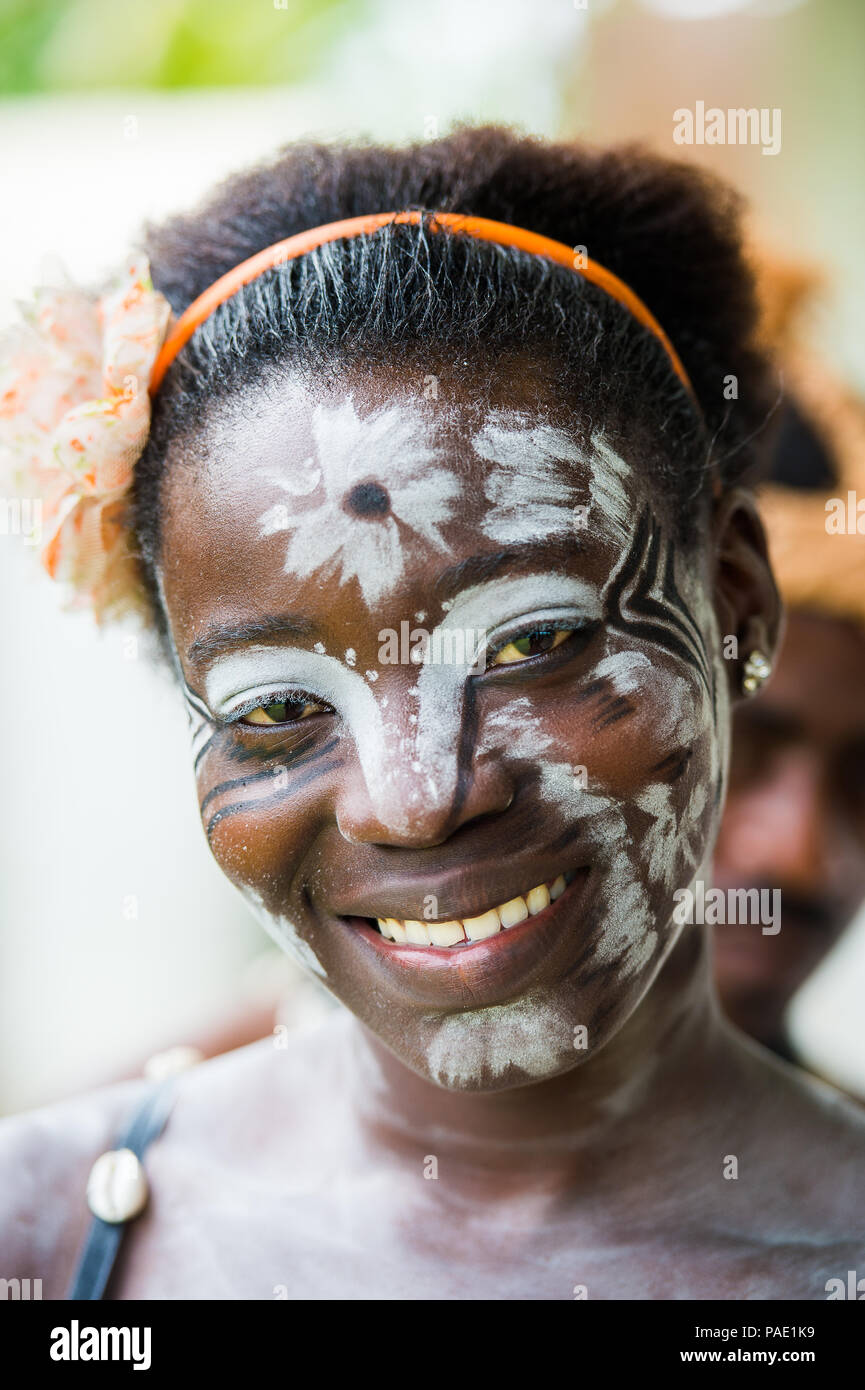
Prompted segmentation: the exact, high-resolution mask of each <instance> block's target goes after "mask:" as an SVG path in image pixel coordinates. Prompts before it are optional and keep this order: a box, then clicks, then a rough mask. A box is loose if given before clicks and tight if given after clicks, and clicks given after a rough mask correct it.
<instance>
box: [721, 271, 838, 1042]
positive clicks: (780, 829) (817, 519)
mask: <svg viewBox="0 0 865 1390" xmlns="http://www.w3.org/2000/svg"><path fill="white" fill-rule="evenodd" d="M760 271H761V274H760V282H761V284H762V297H763V316H764V328H763V336H764V339H765V342H766V345H767V347H769V348H770V349H771V350H773V351H774V352H775V354H776V357H777V361H778V365H779V368H780V371H781V375H782V380H783V391H784V403H783V405H782V415H781V422H780V426H779V428H778V431H777V435H776V437H775V444H774V448H773V452H772V457H771V462H770V465H769V469H768V475H767V476H768V481H767V484H766V486H765V487H764V488H763V489H762V490H761V502H760V505H761V511H762V514H763V517H764V521H765V524H766V527H767V532H768V537H769V545H770V553H771V557H772V562H773V566H774V569H775V573H776V575H777V577H778V582H779V587H780V589H781V592H782V596H783V598H784V600H785V602H786V605H787V623H786V633H785V636H784V638H783V642H782V648H781V653H780V659H779V661H778V662H777V664H776V667H775V671H774V673H773V676H772V680H771V682H770V683H769V685H768V687H767V689H766V690H765V691H764V692H762V693H761V694H760V696H759V698H758V699H756V700H753V701H751V702H749V703H747V704H745V705H740V706H739V708H738V709H737V711H736V714H735V718H734V737H733V744H732V752H731V768H730V789H729V793H728V797H727V805H726V810H725V813H724V818H723V821H722V825H721V831H720V835H719V839H718V844H717V848H716V855H715V876H714V883H715V885H716V886H717V887H719V888H721V889H722V890H725V891H726V890H729V889H732V888H745V889H754V888H757V889H763V888H766V889H769V890H770V891H771V890H774V889H780V892H781V899H780V901H781V929H780V930H779V931H778V932H777V933H773V934H769V933H766V934H764V933H763V932H762V930H761V929H760V928H759V927H755V926H754V925H750V924H747V923H743V922H739V923H734V924H727V925H724V926H718V927H716V929H715V934H714V935H715V972H716V981H717V985H718V991H719V994H720V996H721V1000H722V1003H723V1006H724V1008H725V1010H726V1012H727V1013H728V1014H729V1016H730V1017H731V1018H732V1019H733V1021H734V1022H735V1023H737V1024H738V1025H739V1027H741V1028H742V1029H744V1030H745V1032H747V1033H750V1034H751V1035H752V1036H753V1037H755V1038H756V1039H758V1041H760V1042H761V1043H763V1044H764V1045H765V1046H767V1047H769V1048H771V1049H772V1050H773V1051H774V1052H776V1053H778V1054H779V1055H780V1056H782V1057H784V1058H786V1059H787V1060H788V1061H793V1062H799V1063H800V1064H803V1063H802V1059H801V1058H800V1057H799V1056H798V1054H797V1052H796V1049H795V1047H794V1045H793V1043H792V1042H791V1039H790V1037H789V1036H788V1031H787V1024H786V1013H787V1008H788V1005H789V1003H790V1001H791V999H792V998H793V995H794V994H795V993H796V991H797V990H798V989H799V987H800V986H801V985H802V984H803V983H804V982H805V980H806V979H807V978H808V977H809V976H810V975H811V974H812V973H813V971H814V970H815V969H816V968H817V966H818V965H819V964H820V963H821V961H822V960H823V959H824V957H825V956H826V955H827V954H828V953H829V951H830V950H831V949H832V947H833V946H834V945H835V944H836V942H837V941H838V939H839V937H840V936H841V934H842V933H843V932H844V930H845V929H846V928H847V926H848V925H849V924H850V923H851V921H852V920H853V918H854V917H855V916H856V914H857V911H858V910H859V908H860V907H861V905H862V903H863V900H865V515H863V516H862V517H861V520H859V516H858V513H857V510H856V507H857V501H858V500H860V499H863V498H865V406H863V404H862V402H861V401H860V400H858V399H857V398H856V397H855V396H854V394H853V393H852V392H851V391H850V390H848V389H847V388H846V387H845V386H844V385H843V384H842V383H841V382H840V381H839V380H838V379H836V378H835V377H834V376H833V375H832V373H831V372H830V371H829V369H828V368H827V366H826V365H825V363H824V362H822V361H820V360H818V359H817V358H815V356H814V355H813V353H811V352H810V351H809V350H808V349H807V348H806V347H805V346H804V340H805V337H806V332H805V329H806V319H807V313H808V310H809V309H810V308H812V307H813V305H814V303H815V300H816V298H817V293H816V292H817V290H818V289H819V280H818V277H817V276H816V275H815V274H814V273H813V272H812V271H810V270H808V269H805V268H803V267H801V266H795V265H792V264H791V263H780V262H778V261H777V260H771V261H770V260H768V259H767V260H766V261H765V263H764V264H761V266H760ZM850 494H852V500H851V497H850ZM863 511H865V508H863ZM857 522H858V527H857Z"/></svg>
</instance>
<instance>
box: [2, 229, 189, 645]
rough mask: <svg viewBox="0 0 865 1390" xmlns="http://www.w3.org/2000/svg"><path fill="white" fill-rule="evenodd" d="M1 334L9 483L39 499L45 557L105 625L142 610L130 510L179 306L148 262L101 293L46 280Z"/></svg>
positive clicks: (137, 260)
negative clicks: (155, 386) (152, 385)
mask: <svg viewBox="0 0 865 1390" xmlns="http://www.w3.org/2000/svg"><path fill="white" fill-rule="evenodd" d="M22 314H23V322H22V323H21V324H18V325H16V326H15V327H14V328H12V329H10V330H9V331H8V333H6V334H5V335H4V337H3V338H2V340H0V452H2V456H3V477H4V481H5V479H6V478H9V479H10V481H11V482H12V483H13V485H14V487H15V488H16V490H17V491H18V492H19V493H20V494H24V495H31V496H33V497H34V499H35V500H37V501H38V503H40V504H41V518H40V520H41V530H42V545H41V551H40V558H41V560H42V563H43V565H44V566H45V568H46V569H47V571H48V573H49V574H50V575H51V577H52V578H54V579H57V580H60V581H61V582H63V583H65V584H67V585H69V586H70V588H71V591H72V602H73V603H74V604H75V605H76V606H81V607H90V608H91V610H92V611H93V613H94V614H95V616H96V619H97V621H102V620H103V619H104V618H105V617H107V616H109V615H110V616H112V617H114V616H121V615H122V614H123V613H126V612H130V611H136V612H138V613H139V614H141V615H142V616H144V615H145V614H146V607H145V605H144V603H143V595H142V593H141V588H140V581H139V578H138V570H137V567H136V564H135V560H134V556H133V553H132V550H131V547H130V533H129V528H128V522H127V517H126V512H127V504H128V494H129V490H130V486H131V483H132V475H133V469H134V466H135V464H136V462H137V461H138V459H139V458H140V456H141V453H142V451H143V449H144V446H145V444H146V442H147V436H148V432H149V430H150V395H149V390H148V388H149V382H150V374H151V370H152V367H153V363H154V361H155V359H156V356H157V354H158V352H159V349H160V347H161V345H162V342H163V339H164V337H165V334H166V331H167V328H168V325H169V321H170V318H171V307H170V305H169V303H168V301H167V300H166V299H165V297H164V296H163V295H161V294H159V293H158V291H156V290H154V288H153V283H152V281H151V278H150V267H149V264H148V261H147V259H146V257H144V256H143V255H142V256H133V257H131V258H130V259H129V260H128V261H127V263H126V266H125V269H124V271H123V272H122V274H121V276H120V279H119V283H118V284H116V285H115V286H114V287H113V288H111V289H110V290H109V291H108V292H107V293H105V294H103V295H95V294H88V293H87V292H85V291H83V290H80V289H78V288H76V287H74V286H72V285H66V286H62V287H60V288H47V287H43V288H40V289H38V290H37V291H36V294H35V298H34V301H33V303H32V304H31V305H27V306H23V307H22Z"/></svg>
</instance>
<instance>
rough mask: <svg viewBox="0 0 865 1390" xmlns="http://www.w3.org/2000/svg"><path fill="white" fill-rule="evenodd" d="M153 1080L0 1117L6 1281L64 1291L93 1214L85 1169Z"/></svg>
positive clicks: (52, 1293) (0, 1234)
mask: <svg viewBox="0 0 865 1390" xmlns="http://www.w3.org/2000/svg"><path fill="white" fill-rule="evenodd" d="M152 1084H153V1083H152V1082H149V1081H146V1080H134V1081H123V1082H118V1083H116V1084H114V1085H110V1086H103V1087H99V1088H98V1089H97V1090H94V1091H89V1092H86V1093H85V1094H82V1095H77V1096H73V1097H70V1098H69V1099H65V1100H62V1101H57V1102H55V1103H54V1104H51V1105H46V1106H43V1107H40V1108H38V1109H35V1110H28V1111H25V1112H23V1113H22V1114H20V1115H13V1116H9V1117H7V1118H5V1119H3V1120H0V1246H2V1249H3V1265H4V1268H3V1271H2V1274H3V1277H4V1278H5V1279H6V1280H7V1281H11V1280H14V1279H17V1280H24V1279H30V1280H31V1281H32V1280H41V1285H40V1286H39V1287H40V1289H41V1293H42V1297H43V1298H62V1297H63V1296H64V1294H65V1291H66V1288H67V1287H68V1284H69V1281H70V1279H71V1276H72V1272H73V1268H74V1264H75V1259H76V1255H77V1251H78V1247H79V1246H80V1244H81V1242H82V1241H83V1239H84V1235H85V1233H86V1230H87V1227H88V1225H89V1223H90V1220H91V1212H90V1209H89V1207H88V1206H87V1196H86V1193H87V1180H88V1177H89V1176H90V1170H91V1168H92V1166H93V1163H94V1162H95V1160H96V1159H97V1158H98V1157H99V1155H100V1154H101V1153H104V1152H105V1151H106V1150H107V1149H112V1148H114V1147H115V1146H116V1143H117V1140H118V1137H119V1135H120V1134H121V1132H122V1131H123V1129H124V1127H125V1125H126V1124H127V1123H128V1120H129V1118H130V1116H131V1115H132V1113H134V1111H135V1109H136V1107H137V1106H138V1105H140V1104H141V1103H142V1102H143V1100H144V1099H145V1097H146V1095H147V1093H148V1092H149V1091H150V1090H152ZM31 1287H32V1285H31Z"/></svg>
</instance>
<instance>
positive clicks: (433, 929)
mask: <svg viewBox="0 0 865 1390" xmlns="http://www.w3.org/2000/svg"><path fill="white" fill-rule="evenodd" d="M427 927H428V928H429V939H430V941H431V942H432V944H433V946H456V944H457V942H458V941H465V939H466V934H465V932H464V931H463V924H462V922H428V923H427Z"/></svg>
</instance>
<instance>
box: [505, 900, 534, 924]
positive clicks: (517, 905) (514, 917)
mask: <svg viewBox="0 0 865 1390" xmlns="http://www.w3.org/2000/svg"><path fill="white" fill-rule="evenodd" d="M528 915H529V909H528V908H527V907H526V900H525V898H511V900H510V902H507V903H502V905H501V907H500V908H499V916H500V917H501V919H502V926H503V927H518V926H519V924H520V922H524V921H525V920H526V918H527V917H528Z"/></svg>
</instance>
